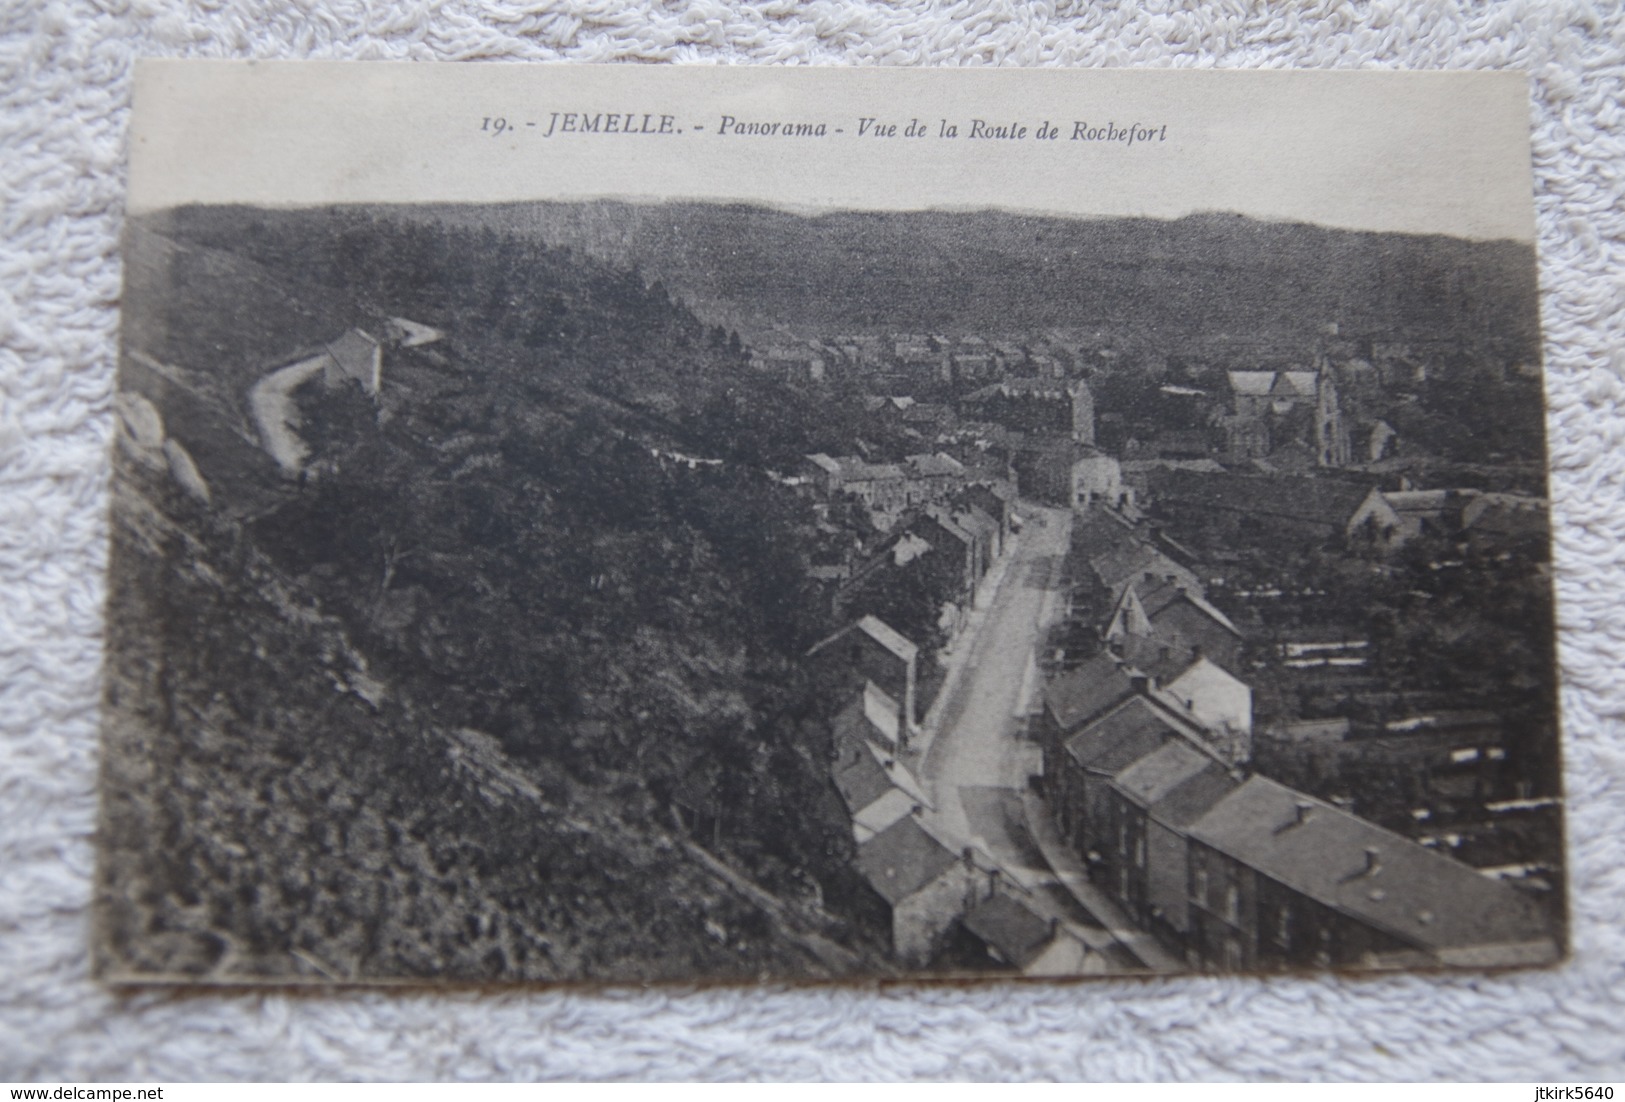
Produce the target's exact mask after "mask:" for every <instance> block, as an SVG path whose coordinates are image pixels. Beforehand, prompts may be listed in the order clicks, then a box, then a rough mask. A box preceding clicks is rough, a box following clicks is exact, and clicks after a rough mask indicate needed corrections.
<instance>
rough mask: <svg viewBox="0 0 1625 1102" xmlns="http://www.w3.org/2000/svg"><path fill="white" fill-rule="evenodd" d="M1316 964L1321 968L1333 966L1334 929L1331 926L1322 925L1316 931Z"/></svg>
mask: <svg viewBox="0 0 1625 1102" xmlns="http://www.w3.org/2000/svg"><path fill="white" fill-rule="evenodd" d="M1316 934H1317V937H1316V939H1315V964H1316V965H1317V966H1319V967H1321V968H1330V967H1331V966H1332V930H1331V927H1330V926H1322V927H1321V928H1320V929H1319V930H1317V931H1316Z"/></svg>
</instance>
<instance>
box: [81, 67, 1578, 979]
mask: <svg viewBox="0 0 1625 1102" xmlns="http://www.w3.org/2000/svg"><path fill="white" fill-rule="evenodd" d="M125 257H126V268H125V280H126V282H125V297H124V304H123V332H122V350H121V355H120V360H119V365H118V385H117V395H116V399H115V409H116V441H115V445H114V449H113V457H112V462H113V472H114V478H113V489H112V556H111V566H110V580H109V598H108V627H107V666H106V707H105V761H104V766H103V777H102V821H101V833H100V838H101V842H100V865H99V870H98V880H97V896H98V898H97V914H98V919H97V928H96V932H95V959H96V963H97V970H98V973H99V974H100V975H101V976H102V977H103V978H104V979H105V980H107V981H109V982H114V983H132V982H152V981H157V982H207V983H260V982H274V983H331V982H343V983H382V982H423V981H436V982H444V981H457V982H473V981H479V982H486V981H572V982H575V981H590V982H623V981H654V980H674V981H688V982H693V981H755V980H759V979H773V980H794V979H841V978H862V979H875V978H896V977H932V976H954V977H966V976H988V977H1009V976H1025V977H1068V976H1083V975H1103V974H1104V975H1110V974H1129V973H1134V974H1146V973H1170V972H1181V971H1222V972H1236V971H1244V972H1266V971H1280V970H1306V969H1401V968H1420V969H1435V968H1441V967H1467V968H1491V967H1505V966H1514V965H1532V964H1543V963H1550V962H1554V961H1557V960H1560V959H1562V958H1563V957H1564V956H1565V955H1566V953H1567V920H1566V899H1565V896H1566V890H1567V889H1566V883H1565V880H1566V878H1565V866H1564V850H1563V833H1562V793H1561V787H1560V785H1561V771H1560V766H1559V747H1558V717H1557V686H1556V683H1555V678H1556V675H1555V669H1554V660H1553V632H1554V627H1553V610H1552V587H1551V574H1550V529H1549V519H1548V508H1547V473H1546V447H1545V423H1544V416H1543V401H1542V377H1541V341H1540V326H1539V312H1538V307H1537V298H1536V266H1535V256H1534V219H1533V204H1532V201H1531V195H1530V163H1529V143H1528V118H1527V89H1526V85H1525V81H1524V79H1523V77H1522V76H1520V75H1517V74H1507V73H1472V74H1467V73H1379V72H1359V73H1289V72H1271V73H1238V72H1169V71H1160V72H1100V71H1095V72H1082V71H1026V72H1021V71H976V72H972V71H925V70H911V71H899V70H874V69H869V70H850V69H848V70H837V69H767V68H698V67H693V68H683V67H630V66H629V67H574V66H572V67H545V66H543V67H533V66H519V65H499V66H497V65H493V66H477V65H466V66H463V65H458V66H452V65H445V66H438V65H407V64H321V63H305V64H301V63H281V64H279V63H270V64H265V63H259V64H244V63H205V62H153V63H149V64H144V65H143V66H142V67H141V68H140V70H139V72H138V75H137V80H136V97H135V114H134V121H133V129H132V133H131V175H130V209H129V223H128V231H127V237H126V241H125Z"/></svg>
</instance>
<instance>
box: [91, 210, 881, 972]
mask: <svg viewBox="0 0 1625 1102" xmlns="http://www.w3.org/2000/svg"><path fill="white" fill-rule="evenodd" d="M335 220H337V222H338V225H335ZM130 253H131V261H130V262H131V264H132V267H133V268H134V269H135V270H137V271H139V272H141V273H142V274H143V278H142V279H140V280H132V282H131V295H130V298H129V301H127V303H126V312H127V315H128V316H130V317H131V318H132V319H133V320H132V323H131V325H130V326H129V327H128V328H127V331H126V369H125V372H124V376H123V383H124V385H125V386H126V387H134V388H136V389H137V390H139V391H144V392H145V396H146V397H147V398H148V399H150V400H151V401H152V403H153V404H154V406H155V407H156V408H157V409H158V410H159V411H160V412H161V413H162V414H163V415H164V419H165V422H166V425H167V428H168V431H169V433H170V435H171V436H172V437H173V438H174V439H176V440H177V441H179V443H180V444H181V445H183V446H184V447H185V448H186V449H187V450H188V451H189V452H190V453H191V454H192V455H194V456H195V457H196V459H197V463H198V467H199V470H200V472H201V474H202V476H203V478H204V479H206V480H208V483H209V486H210V491H211V494H212V500H213V503H214V505H213V507H212V508H204V507H201V506H199V505H198V504H197V503H196V502H195V501H193V500H192V499H189V498H187V497H186V496H185V495H184V494H182V493H181V492H179V491H178V490H177V489H176V488H175V487H174V486H173V485H172V484H171V483H169V482H168V481H166V480H164V479H162V478H159V477H155V476H153V475H152V474H151V473H150V472H148V471H146V470H144V469H142V468H141V467H140V466H139V464H128V463H126V464H125V466H124V468H123V470H122V472H121V488H120V494H119V503H118V506H117V508H116V510H115V518H116V521H117V523H116V533H115V549H114V557H113V564H112V585H113V602H112V615H111V626H110V631H112V633H113V635H114V643H113V646H112V648H111V653H112V654H113V655H114V656H115V657H116V659H117V662H118V667H117V668H116V669H114V670H113V671H112V672H111V674H110V679H109V704H110V711H111V712H112V713H113V714H114V716H115V718H114V720H113V724H114V727H115V739H114V743H113V746H112V750H113V752H112V753H111V754H110V758H109V760H110V761H111V762H112V763H113V764H112V765H111V766H110V769H109V785H110V799H109V805H108V806H109V812H108V820H109V821H108V826H109V828H110V831H111V832H112V835H113V836H115V837H117V838H119V839H122V845H123V846H128V847H130V850H129V851H122V850H120V849H119V848H118V847H117V846H116V847H115V852H114V853H113V854H112V856H111V857H110V859H109V860H108V861H107V863H106V866H105V868H104V889H105V891H106V898H107V899H109V900H110V901H112V902H111V904H110V907H109V909H108V910H107V912H106V914H107V916H108V924H109V933H110V936H109V942H110V944H111V945H112V946H113V947H114V948H115V950H116V952H120V951H122V952H130V953H135V952H138V951H152V947H153V946H159V947H160V948H161V951H160V952H159V955H158V958H157V959H129V960H122V961H120V960H112V961H109V962H105V963H107V965H108V967H109V968H111V969H112V970H114V971H117V970H118V969H119V968H120V967H130V968H133V969H135V970H138V971H147V972H151V971H158V972H165V971H171V972H176V973H185V974H208V975H214V976H221V977H229V976H230V975H231V974H233V972H234V971H237V970H240V971H242V972H245V973H259V974H270V975H286V976H288V977H289V978H298V977H301V976H305V977H311V978H314V977H315V976H316V975H318V974H323V973H328V974H333V975H337V976H340V977H343V976H360V975H364V976H374V977H378V976H382V977H390V976H395V977H409V976H414V975H429V974H435V975H440V976H461V977H465V978H480V977H485V976H497V975H502V976H509V977H512V976H533V977H537V978H643V977H653V976H664V975H693V974H709V975H716V976H729V975H737V976H742V977H744V976H753V975H757V974H760V973H763V972H772V973H774V974H778V975H793V974H815V975H816V974H829V973H830V972H831V971H837V970H841V969H843V968H852V967H862V968H864V969H866V970H871V971H872V970H875V969H883V968H884V967H885V965H884V959H883V956H882V954H881V951H880V949H879V948H878V946H879V945H881V944H882V943H883V930H880V929H879V928H878V927H875V926H874V925H873V924H872V922H871V921H870V919H871V912H870V909H869V906H870V900H869V897H868V896H867V895H866V894H865V891H864V889H862V888H860V887H859V886H858V882H857V881H856V879H855V873H854V872H853V869H852V859H851V857H852V839H851V832H850V828H849V826H848V822H847V818H846V815H845V812H844V809H843V808H842V806H841V805H840V802H839V799H838V796H837V795H836V793H835V791H834V789H833V787H832V785H831V783H830V781H829V776H828V763H829V761H830V758H831V747H830V743H829V733H828V727H827V724H826V720H827V719H828V713H829V711H830V710H831V708H832V704H833V702H832V700H831V698H830V694H829V693H828V692H827V691H826V690H825V689H824V688H823V687H821V686H818V685H815V684H813V683H811V681H810V680H809V675H808V674H807V673H805V672H804V671H803V664H802V663H800V662H798V661H797V660H798V658H799V657H800V655H801V654H802V653H803V652H804V650H805V648H806V647H807V646H808V645H809V643H810V642H811V641H812V640H814V639H816V638H818V637H819V636H820V635H821V634H822V633H824V632H825V631H827V630H828V629H829V627H830V622H829V620H828V615H829V614H828V610H827V608H824V607H822V606H821V605H820V604H818V603H816V602H814V601H813V600H812V599H811V596H810V595H809V594H808V593H807V592H805V590H804V585H805V582H804V579H805V549H806V547H807V545H808V543H809V540H808V533H807V529H806V526H807V523H808V522H807V519H806V513H807V510H806V509H805V507H804V506H803V505H802V504H801V503H800V502H798V501H797V500H796V499H795V498H794V496H793V493H792V491H791V490H790V489H789V488H788V487H786V486H784V485H783V484H782V483H781V482H780V481H779V480H777V479H775V478H774V477H772V476H771V475H770V473H769V472H770V470H772V469H774V468H776V467H782V466H784V465H786V464H788V463H790V462H793V461H794V459H795V457H796V456H798V455H799V454H801V452H802V451H804V450H807V449H809V448H812V447H816V446H819V443H820V438H821V437H822V436H824V435H825V434H828V433H829V432H830V431H831V419H830V417H829V416H828V415H827V413H825V412H823V411H821V410H819V409H818V408H815V407H814V406H813V405H812V404H811V403H810V402H809V400H808V399H807V398H806V397H804V396H802V395H800V394H798V393H796V392H794V391H792V390H789V389H786V388H784V387H782V386H780V385H777V384H774V383H772V382H771V381H767V380H764V379H763V378H761V377H760V376H759V375H757V374H755V373H751V372H749V371H748V369H747V368H746V364H745V360H744V357H743V354H742V352H741V350H740V347H739V342H738V339H737V337H731V336H730V334H728V333H726V332H724V331H721V330H718V329H715V328H708V327H706V326H705V325H703V324H701V323H700V322H699V321H698V320H697V319H696V318H695V317H694V316H693V315H692V313H691V312H689V311H688V310H687V309H686V308H685V307H683V306H682V305H681V304H679V303H677V302H674V301H673V300H672V298H671V297H670V296H669V295H668V294H667V293H666V291H665V290H664V288H662V287H661V286H659V285H658V284H657V283H648V282H646V281H645V280H644V278H643V277H642V276H641V275H640V274H639V273H637V272H636V271H630V270H622V269H616V268H614V267H611V266H609V265H606V264H604V263H601V262H598V261H595V260H592V259H591V258H588V257H585V256H582V255H580V254H579V253H575V252H572V251H570V250H566V249H557V250H555V249H547V248H543V247H541V246H538V245H536V244H535V243H533V242H517V241H515V240H513V239H512V238H505V237H502V236H500V235H497V234H495V233H491V232H482V231H480V230H477V229H471V228H467V227H452V226H446V225H438V224H433V223H427V222H424V221H421V220H406V219H401V220H396V219H391V218H389V217H380V216H377V215H376V214H374V213H369V212H362V211H348V212H336V213H335V212H308V213H304V214H301V213H289V212H283V213H279V214H274V215H262V214H260V213H257V212H250V211H245V210H241V209H210V210H193V211H187V212H180V213H178V214H173V215H166V216H159V217H156V218H154V219H152V220H151V221H150V222H149V223H147V224H145V225H138V226H136V227H134V228H133V229H132V236H131V248H130ZM143 296H146V297H143ZM397 315H398V316H406V317H409V318H411V319H413V320H415V321H419V322H422V323H425V324H430V325H434V326H436V327H439V328H441V329H442V330H443V331H444V332H445V333H446V339H444V340H443V341H439V342H436V343H435V344H433V345H431V346H427V347H425V348H423V349H399V350H396V351H393V352H392V353H391V355H390V357H389V360H388V362H387V363H386V367H385V377H384V378H385V381H384V384H383V387H382V390H381V392H380V394H379V396H378V397H377V398H376V399H374V398H371V397H368V396H367V395H365V394H363V393H362V391H361V389H360V388H359V387H354V386H352V387H348V388H346V389H342V390H336V391H331V392H322V393H319V394H317V395H316V396H315V397H309V396H307V397H306V398H305V399H303V400H302V401H301V406H300V412H301V415H302V426H301V432H302V434H303V436H304V439H305V441H306V443H307V444H309V446H310V447H311V449H312V456H311V462H310V465H309V467H308V469H307V470H306V471H305V472H303V473H302V475H301V477H300V478H299V479H297V480H292V479H289V478H287V477H284V476H283V475H281V474H279V473H278V472H276V471H275V470H274V469H273V468H272V466H271V464H270V463H269V462H268V461H267V460H266V459H265V458H264V456H263V455H262V454H260V453H258V452H257V450H256V449H255V447H254V443H253V440H252V438H251V434H249V433H247V432H245V431H244V430H243V425H242V417H243V415H242V413H241V407H242V396H243V392H244V390H245V389H246V388H247V387H248V386H249V385H251V383H252V382H253V380H254V379H256V378H258V377H260V376H262V375H263V374H264V373H265V372H267V371H269V370H271V369H273V368H275V367H277V366H279V365H280V364H282V363H286V362H289V361H290V360H292V359H294V358H295V357H296V356H297V355H298V354H300V353H301V351H302V350H305V349H308V348H311V347H319V346H320V345H321V344H322V342H325V341H330V340H333V339H334V338H336V337H337V336H338V335H339V333H340V332H342V331H343V329H344V328H346V327H348V326H355V325H359V326H363V327H364V326H366V325H368V324H374V323H376V322H377V321H378V320H379V319H381V318H383V317H387V316H397ZM143 363H152V364H156V365H158V367H157V368H156V369H154V370H150V371H149V370H146V369H143V368H142V367H141V364H143ZM837 431H838V429H837ZM700 460H703V461H700ZM154 631H156V632H157V637H156V638H154V636H153V633H154ZM121 750H122V751H123V752H122V753H121V752H119V751H121ZM696 843H698V844H703V845H704V846H705V847H706V848H707V850H709V851H710V852H711V853H712V854H714V855H715V856H717V857H720V858H721V859H722V861H723V862H725V863H726V865H727V866H729V867H731V868H732V869H733V870H734V873H736V874H738V875H740V876H742V877H744V878H745V880H746V881H748V882H749V883H748V884H747V886H746V887H747V889H748V890H744V894H741V891H742V890H743V889H740V888H739V885H737V884H734V885H732V886H730V882H729V881H728V877H727V876H723V875H722V874H720V873H718V871H717V869H716V868H715V867H713V866H712V865H711V864H709V862H708V861H707V860H706V858H705V857H703V856H699V857H696V856H695V854H694V853H693V850H692V848H691V847H692V846H693V845H695V844H696ZM719 877H720V879H719ZM752 885H753V887H752ZM757 891H759V892H761V893H763V894H761V895H760V896H757V895H754V894H752V893H754V892H757ZM752 900H754V902H752ZM767 901H770V902H767ZM142 928H145V929H146V930H147V931H148V933H149V934H155V933H160V932H161V933H162V935H163V936H148V937H146V938H144V939H141V938H136V937H135V936H134V935H135V933H136V931H137V930H138V929H142ZM826 934H827V935H832V936H833V940H832V939H831V938H830V937H826V936H825V935H826ZM877 935H878V936H880V937H881V938H882V940H876V936H877ZM833 944H839V945H840V946H843V947H845V948H844V949H842V950H840V951H838V952H837V951H835V950H832V949H831V948H830V946H831V945H833ZM166 946H167V948H163V947H166ZM289 946H294V947H300V946H304V947H305V949H304V950H302V951H303V952H304V956H300V955H299V954H297V953H296V954H294V956H292V957H289V956H288V955H287V953H286V950H287V947H289ZM139 947H145V948H144V949H141V948H139ZM116 952H115V955H116ZM335 952H337V953H338V959H335V958H334V956H333V954H334V953H335Z"/></svg>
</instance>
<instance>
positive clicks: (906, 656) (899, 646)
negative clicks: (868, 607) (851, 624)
mask: <svg viewBox="0 0 1625 1102" xmlns="http://www.w3.org/2000/svg"><path fill="white" fill-rule="evenodd" d="M857 626H858V630H859V631H861V632H863V633H864V634H865V635H867V636H868V637H869V638H871V639H873V640H874V641H875V642H877V643H879V644H880V645H881V646H883V647H885V648H886V649H887V650H889V651H891V652H892V653H893V654H895V655H896V656H897V657H899V658H901V659H902V660H903V661H905V662H912V661H913V660H914V658H915V656H916V655H918V654H919V653H920V648H919V647H917V646H915V645H914V644H913V643H911V642H909V641H908V639H907V638H905V637H904V636H903V634H902V633H901V632H899V631H897V629H895V628H893V627H892V626H891V625H890V624H888V623H886V621H884V620H882V619H881V618H880V617H878V616H865V617H864V618H863V619H861V620H859V621H858V625H857Z"/></svg>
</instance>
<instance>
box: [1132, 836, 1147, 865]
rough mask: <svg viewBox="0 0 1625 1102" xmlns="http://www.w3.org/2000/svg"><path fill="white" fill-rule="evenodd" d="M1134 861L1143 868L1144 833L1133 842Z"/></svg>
mask: <svg viewBox="0 0 1625 1102" xmlns="http://www.w3.org/2000/svg"><path fill="white" fill-rule="evenodd" d="M1134 863H1135V864H1136V865H1138V866H1139V867H1140V868H1142V869H1143V868H1145V835H1143V834H1142V835H1140V836H1139V838H1137V839H1135V843H1134Z"/></svg>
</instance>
